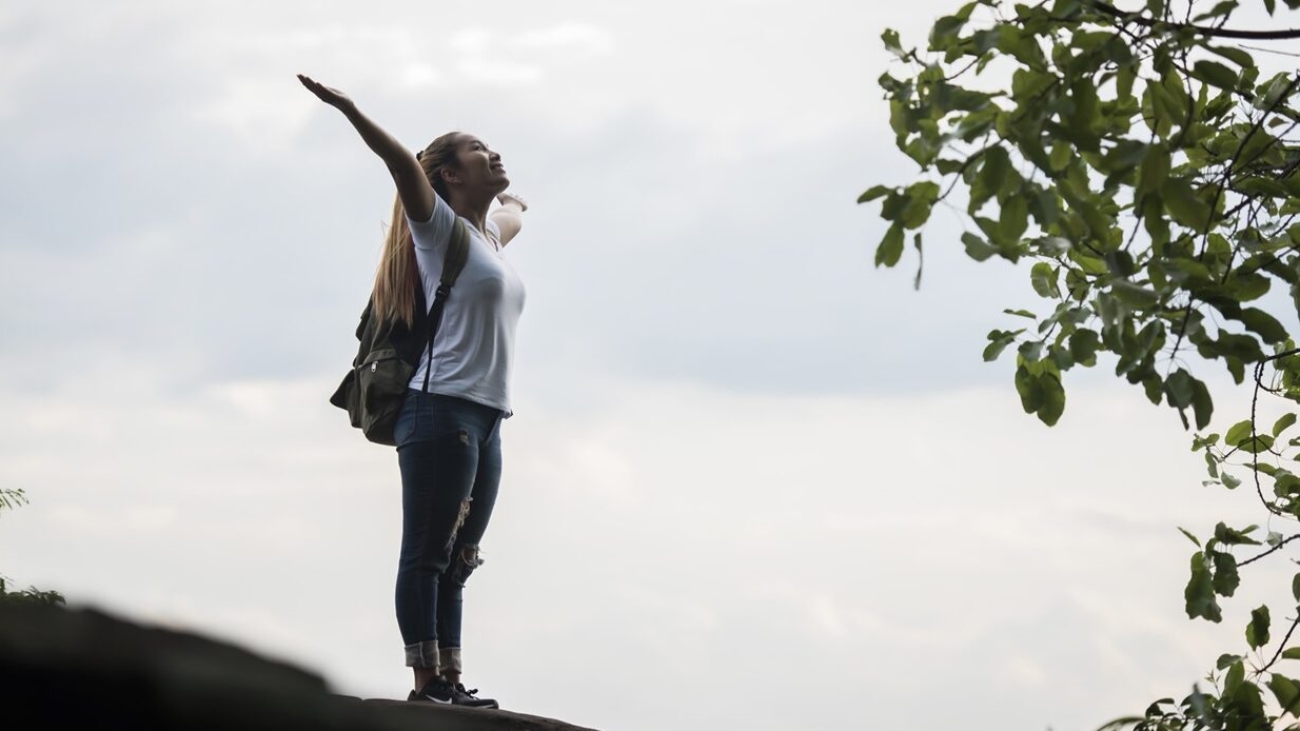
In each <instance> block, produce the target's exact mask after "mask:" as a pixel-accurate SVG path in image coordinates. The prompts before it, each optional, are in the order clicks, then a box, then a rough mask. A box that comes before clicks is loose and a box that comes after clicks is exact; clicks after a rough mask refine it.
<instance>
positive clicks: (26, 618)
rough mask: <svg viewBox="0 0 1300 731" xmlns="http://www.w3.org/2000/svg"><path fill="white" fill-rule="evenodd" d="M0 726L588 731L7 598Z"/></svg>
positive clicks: (1, 609) (0, 618)
mask: <svg viewBox="0 0 1300 731" xmlns="http://www.w3.org/2000/svg"><path fill="white" fill-rule="evenodd" d="M0 724H3V725H4V726H5V727H6V728H10V729H27V728H33V729H34V728H49V729H59V728H68V729H74V730H75V729H86V728H115V729H117V728H120V729H130V730H131V731H153V730H155V729H157V730H162V729H168V730H170V729H178V730H179V729H187V730H189V729H192V730H194V731H205V730H208V729H211V730H213V731H216V730H218V729H221V730H222V731H227V730H230V731H233V730H234V729H240V730H241V731H244V730H247V731H255V730H260V729H266V731H297V730H298V729H303V730H304V731H305V730H306V729H311V730H312V731H332V730H334V729H338V730H340V731H342V730H343V729H354V730H356V731H368V730H371V729H373V730H374V731H389V730H391V731H404V730H406V729H412V730H414V729H422V730H423V731H507V730H508V731H584V730H583V729H580V728H579V727H577V726H571V725H569V724H566V723H562V722H560V721H554V720H551V719H548V718H540V717H537V716H526V715H522V714H518V713H511V712H508V711H484V710H474V709H464V708H449V707H445V706H434V705H432V704H424V703H407V702H405V701H386V700H367V701H363V700H361V699H358V698H348V697H345V696H338V695H333V694H331V693H330V691H329V688H328V687H327V686H326V684H325V681H324V680H323V679H322V678H321V677H320V676H318V675H315V674H312V673H309V672H306V671H304V670H301V669H298V668H296V667H293V666H290V665H286V664H284V663H279V662H275V661H272V660H268V659H266V658H262V657H259V656H257V655H255V654H253V653H250V652H248V651H246V650H242V649H240V648H238V647H234V646H232V645H227V644H223V643H220V642H215V641H212V640H208V639H204V638H202V637H198V636H195V635H190V634H184V633H180V632H172V631H167V630H162V629H153V628H146V627H140V626H138V625H134V624H131V623H129V622H124V621H122V620H119V619H115V618H113V617H110V616H108V615H106V614H102V613H100V612H96V611H92V610H66V609H56V608H49V607H22V606H5V605H0Z"/></svg>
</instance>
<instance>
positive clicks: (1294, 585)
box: [1291, 574, 1300, 602]
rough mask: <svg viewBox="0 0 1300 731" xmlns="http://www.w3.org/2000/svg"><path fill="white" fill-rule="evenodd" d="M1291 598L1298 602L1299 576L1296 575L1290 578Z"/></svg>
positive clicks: (1299, 594) (1299, 599)
mask: <svg viewBox="0 0 1300 731" xmlns="http://www.w3.org/2000/svg"><path fill="white" fill-rule="evenodd" d="M1291 596H1293V597H1295V600H1296V601H1297V602H1300V574H1296V575H1295V576H1293V577H1292V578H1291Z"/></svg>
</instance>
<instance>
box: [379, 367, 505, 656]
mask: <svg viewBox="0 0 1300 731" xmlns="http://www.w3.org/2000/svg"><path fill="white" fill-rule="evenodd" d="M501 418H502V412H501V411H500V410H499V409H494V408H492V407H490V406H484V405H482V404H477V403H474V402H472V401H467V400H465V399H460V398H456V397H454V396H440V395H435V394H428V393H423V392H420V391H415V390H411V391H408V392H407V394H406V401H405V403H404V404H403V405H402V411H401V414H399V416H398V418H397V425H396V429H395V435H394V436H395V438H396V442H397V462H398V465H399V466H400V468H401V471H402V551H401V557H400V559H399V560H398V565H397V626H398V629H399V630H400V631H401V633H402V642H403V643H404V644H405V645H406V664H407V665H408V666H410V667H419V668H438V667H441V668H442V669H443V670H454V671H456V672H460V669H461V660H460V629H461V606H462V603H461V591H462V589H463V588H464V586H465V580H466V579H467V578H468V577H469V575H470V573H471V572H473V571H474V569H475V568H477V567H478V566H479V564H481V563H482V559H480V558H479V551H478V546H479V541H481V540H482V539H483V532H484V531H485V530H487V524H488V519H489V518H490V517H491V516H492V507H493V505H494V504H495V503H496V499H497V487H498V485H499V484H500V482H501Z"/></svg>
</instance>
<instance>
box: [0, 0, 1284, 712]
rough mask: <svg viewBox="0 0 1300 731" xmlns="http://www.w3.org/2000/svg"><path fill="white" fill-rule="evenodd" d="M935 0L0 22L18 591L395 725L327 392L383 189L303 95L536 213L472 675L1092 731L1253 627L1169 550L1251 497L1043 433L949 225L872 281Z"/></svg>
mask: <svg viewBox="0 0 1300 731" xmlns="http://www.w3.org/2000/svg"><path fill="white" fill-rule="evenodd" d="M363 6H364V10H363V9H361V8H362V7H363ZM955 7H956V4H955V3H953V2H950V1H949V0H914V1H913V2H910V3H885V4H869V3H864V2H831V1H829V0H809V1H807V2H800V3H792V2H778V1H776V0H692V1H691V2H684V1H682V0H661V1H660V2H656V3H636V4H632V3H622V2H619V3H614V2H594V1H591V0H583V1H578V0H573V1H570V2H517V1H514V0H505V1H501V2H494V3H481V4H471V3H434V2H397V1H377V2H372V3H365V4H360V3H343V2H328V3H321V2H304V1H301V0H293V1H289V0H285V1H283V2H276V3H262V2H258V3H253V2H232V0H222V2H215V1H211V2H207V1H198V0H192V1H190V2H185V3H177V2H172V1H167V2H163V1H161V0H159V1H157V2H151V1H148V0H123V1H122V2H113V3H104V2H100V1H99V0H94V1H91V0H82V1H73V0H68V1H66V2H60V3H45V2H39V3H38V2H36V1H35V0H9V1H8V2H5V3H4V4H3V5H0V161H2V162H0V376H2V377H0V408H2V409H3V413H4V418H3V419H0V486H3V487H7V488H23V489H25V490H26V491H27V492H28V494H29V496H30V498H31V505H30V506H28V507H25V508H22V509H21V510H19V511H17V512H15V513H12V514H8V513H6V514H5V515H4V516H3V519H2V522H3V530H0V557H2V559H3V564H2V565H0V569H3V572H4V573H5V574H6V575H8V576H10V577H12V578H13V579H15V580H16V581H17V582H18V583H20V584H23V585H27V584H34V585H36V586H39V587H41V588H47V589H58V590H61V591H62V592H64V593H65V594H66V595H67V596H68V597H69V598H70V600H71V601H72V602H73V603H75V604H78V605H95V606H99V607H103V608H106V609H108V610H110V611H114V612H117V613H121V614H123V615H126V616H129V617H131V618H134V619H136V620H139V621H145V622H151V623H158V624H163V625H167V626H173V627H182V628H188V629H192V630H195V631H199V632H203V633H206V634H211V635H214V636H217V637H221V638H226V639H230V640H233V641H237V642H240V643H242V644H246V645H250V646H252V647H255V648H257V649H258V650H259V651H261V652H264V653H266V654H268V655H271V656H274V657H278V658H282V659H286V660H289V661H292V662H295V663H300V664H302V665H305V666H307V667H310V668H312V669H314V670H316V671H318V672H320V673H321V674H323V675H324V676H325V677H326V678H327V679H328V680H329V681H330V683H331V684H332V686H333V687H334V688H335V689H336V690H338V691H340V692H344V693H350V694H356V695H362V696H367V697H398V696H401V695H404V694H405V692H406V690H407V688H408V686H409V683H410V680H409V673H408V671H407V670H406V669H405V668H403V667H402V648H401V640H400V638H399V636H398V633H397V627H396V622H395V620H394V618H393V610H392V583H393V577H394V571H395V561H396V554H397V547H398V539H399V534H398V527H399V517H400V516H399V488H398V475H397V465H396V460H395V458H394V455H393V453H392V451H391V450H390V449H385V448H381V447H377V446H375V445H371V444H369V443H367V442H365V441H364V440H363V439H362V438H361V436H360V434H359V433H358V432H355V431H354V430H352V429H350V428H348V426H347V422H346V417H345V416H344V415H343V414H342V413H341V412H339V411H337V410H335V409H333V408H332V407H330V406H329V405H328V404H327V403H326V398H327V397H328V395H329V393H330V392H331V391H332V390H333V387H334V385H335V383H336V382H337V380H338V379H339V377H340V376H341V375H342V374H343V372H344V371H345V370H346V369H347V366H348V364H349V362H350V359H351V357H352V354H353V353H354V352H355V341H354V340H353V339H352V331H353V328H354V325H355V321H356V317H357V314H358V313H359V311H360V309H361V306H362V305H363V304H364V301H365V298H366V296H367V294H368V287H369V282H370V279H371V277H372V274H373V271H374V265H375V262H376V258H377V254H378V250H379V245H380V243H381V233H382V225H383V223H384V221H385V218H386V215H387V212H388V211H389V207H390V206H391V200H392V195H393V193H392V189H391V183H390V181H389V179H388V177H387V174H386V172H385V171H384V169H383V166H382V164H380V163H379V162H378V160H377V159H376V158H374V157H373V156H372V155H371V154H370V153H369V152H368V150H366V149H365V147H364V146H363V145H362V144H361V143H360V141H359V140H358V139H357V138H356V136H355V134H353V132H352V131H351V129H350V128H349V126H348V125H347V124H346V122H345V121H344V120H343V119H342V118H341V117H340V116H339V115H338V114H337V113H336V112H334V110H332V109H330V108H328V107H325V106H324V105H322V104H320V103H319V102H318V101H317V100H316V99H315V98H314V97H312V96H311V95H310V94H308V93H307V92H306V91H305V90H303V89H302V88H301V87H300V86H299V85H298V82H297V81H296V79H295V78H294V74H295V73H298V72H302V73H307V74H310V75H312V76H314V77H315V78H317V79H319V80H321V81H323V82H324V83H327V84H330V85H332V86H336V87H338V88H341V89H343V90H345V91H346V92H347V93H349V94H350V95H351V96H352V97H353V98H354V99H355V100H356V101H357V102H358V104H359V105H360V106H361V108H362V109H364V110H365V111H367V112H368V113H369V114H370V115H371V116H372V117H373V118H374V119H376V120H377V121H379V122H380V123H382V124H384V125H385V126H386V127H387V128H388V129H390V130H391V131H392V132H393V133H394V134H396V135H397V136H398V137H400V138H401V139H403V140H404V141H406V142H407V143H408V144H409V145H410V147H412V148H413V149H414V148H419V147H422V146H423V145H425V144H426V143H427V142H428V141H429V140H430V139H432V138H433V137H435V136H437V135H438V134H440V133H442V132H445V131H448V130H450V129H461V130H466V131H470V132H473V133H475V134H477V135H479V136H480V137H482V138H484V139H485V140H487V141H488V142H489V143H490V144H491V145H492V146H493V147H495V148H497V149H499V150H500V151H501V152H502V154H503V156H504V160H505V162H506V165H507V167H508V168H509V170H510V173H511V178H512V180H513V186H512V190H513V191H515V192H517V193H519V194H520V195H522V196H523V197H524V198H526V199H527V200H528V201H529V203H530V204H531V206H532V209H531V210H530V211H529V212H528V214H527V222H526V225H525V230H524V233H523V234H521V236H520V237H519V238H518V239H517V240H516V241H515V242H514V243H512V244H511V246H510V248H509V249H508V253H509V255H510V256H511V257H512V260H513V261H514V263H515V266H516V267H517V269H518V270H519V272H520V274H521V275H522V277H523V278H524V280H525V282H526V283H527V286H528V290H529V300H528V306H527V308H526V310H525V313H524V316H523V319H522V321H521V323H520V343H519V357H518V365H517V372H516V378H515V392H516V399H515V405H516V410H517V414H516V416H515V417H514V418H512V419H511V420H510V421H509V422H508V423H507V425H506V430H505V444H506V476H505V480H504V483H503V487H502V496H501V500H500V502H499V503H498V511H497V514H496V516H495V518H494V523H493V526H492V528H491V529H490V531H489V533H488V537H487V540H486V541H485V543H484V552H485V555H486V556H487V559H488V564H487V565H486V566H485V567H484V568H483V569H482V570H481V571H479V572H478V573H477V574H476V575H475V577H474V580H473V582H472V583H471V590H470V591H469V592H468V594H467V611H468V620H467V626H466V640H465V642H466V650H465V653H466V664H467V678H466V679H467V680H468V681H470V684H471V685H475V686H478V687H480V688H482V689H483V691H484V693H485V694H488V695H492V696H495V697H498V698H500V699H501V701H502V704H503V706H505V707H507V708H510V709H515V710H521V711H525V712H531V713H537V714H541V715H548V716H554V717H558V718H562V719H565V720H568V721H571V722H574V723H578V724H582V725H587V726H592V727H598V728H604V729H621V730H625V731H633V730H636V729H660V728H675V729H683V730H689V729H710V728H718V727H734V728H748V729H772V730H776V729H789V728H801V729H842V728H865V727H875V728H891V727H894V728H897V727H902V726H907V727H930V728H941V727H949V728H966V729H1006V728H1025V729H1043V728H1047V727H1049V726H1050V727H1052V728H1055V729H1088V728H1095V727H1096V726H1097V725H1099V724H1100V723H1102V722H1104V721H1107V720H1109V719H1111V718H1114V717H1116V716H1119V715H1123V714H1126V713H1130V712H1140V711H1141V710H1142V709H1143V708H1144V707H1145V705H1146V703H1148V702H1149V701H1151V700H1154V699H1155V698H1158V697H1162V696H1178V697H1181V696H1182V695H1183V694H1185V693H1186V692H1187V691H1189V690H1190V687H1191V683H1192V682H1194V681H1195V680H1197V679H1198V678H1199V677H1200V676H1202V675H1203V674H1204V672H1205V671H1206V670H1207V669H1209V668H1210V666H1211V665H1212V663H1213V660H1214V658H1215V657H1217V655H1218V653H1219V652H1221V651H1234V652H1235V651H1240V650H1241V649H1242V643H1241V640H1240V637H1241V629H1242V627H1243V626H1244V622H1245V619H1246V617H1247V613H1248V611H1249V609H1250V608H1251V607H1249V606H1245V605H1237V604H1234V605H1230V607H1229V611H1228V612H1227V619H1226V621H1225V624H1224V625H1223V626H1221V627H1215V626H1210V625H1207V624H1205V623H1191V622H1189V621H1187V620H1186V619H1185V618H1184V616H1183V612H1182V584H1183V582H1184V581H1185V578H1186V561H1187V557H1188V555H1189V553H1190V550H1191V544H1189V543H1188V542H1187V541H1186V539H1184V538H1183V537H1182V536H1180V535H1179V534H1178V532H1177V530H1176V529H1175V528H1176V526H1179V525H1182V526H1186V527H1188V528H1190V529H1192V530H1193V531H1199V532H1201V533H1205V532H1206V531H1207V529H1208V528H1210V527H1211V526H1212V525H1213V523H1214V522H1215V521H1217V520H1220V519H1225V518H1227V519H1235V520H1240V521H1242V522H1248V521H1251V520H1255V519H1257V518H1258V511H1257V510H1256V509H1255V505H1254V504H1253V502H1252V500H1251V499H1250V498H1249V496H1244V495H1235V494H1226V493H1223V491H1221V490H1219V491H1215V490H1210V489H1205V488H1202V487H1201V486H1200V480H1201V479H1202V470H1201V467H1200V461H1199V459H1197V458H1196V456H1194V455H1191V454H1190V453H1189V452H1188V444H1189V436H1188V435H1186V434H1184V433H1183V432H1182V431H1181V429H1180V427H1179V424H1178V421H1177V417H1176V416H1175V415H1174V414H1173V413H1168V412H1166V411H1165V410H1160V409H1155V408H1153V407H1151V406H1150V405H1149V404H1148V403H1147V402H1146V401H1145V400H1144V399H1143V398H1142V396H1141V394H1140V393H1139V392H1138V391H1135V390H1133V389H1131V388H1128V387H1125V386H1122V385H1121V384H1117V383H1112V382H1111V381H1112V379H1111V378H1109V377H1107V375H1106V373H1105V372H1101V373H1093V374H1084V373H1080V374H1077V375H1076V374H1071V376H1070V378H1069V380H1068V381H1067V386H1068V388H1069V393H1070V402H1069V406H1068V408H1067V411H1066V414H1065V417H1064V419H1063V420H1062V422H1061V424H1060V425H1059V426H1058V427H1056V428H1054V429H1050V430H1049V429H1046V428H1044V427H1042V426H1041V425H1039V424H1038V423H1037V422H1036V421H1034V420H1033V419H1032V418H1031V417H1027V416H1025V415H1024V414H1023V412H1021V410H1020V408H1019V404H1018V401H1017V399H1016V396H1015V392H1014V389H1013V387H1012V385H1011V370H1010V364H1009V363H1008V362H1001V363H997V364H991V365H990V364H985V363H983V362H981V360H980V351H981V349H982V347H983V343H984V334H985V333H986V332H987V331H988V330H989V329H991V328H994V327H1002V326H1005V325H1006V320H1005V316H1003V315H1001V314H1000V312H1001V310H1002V309H1003V308H1004V307H1025V306H1033V305H1034V304H1035V299H1034V295H1033V293H1032V290H1031V289H1030V288H1029V286H1028V283H1027V276H1026V273H1025V272H1023V271H1016V270H1015V269H1014V268H1012V267H1010V266H1008V265H1004V264H999V263H995V262H990V263H988V264H984V265H975V264H973V263H971V262H969V261H968V260H966V259H965V257H964V254H962V253H961V248H960V245H959V244H957V243H956V237H957V233H958V232H959V231H960V228H959V222H958V220H957V219H956V217H955V216H953V215H949V214H946V213H943V214H941V215H939V216H937V217H936V220H935V223H934V225H933V226H932V227H931V228H929V229H928V230H927V234H926V236H927V239H926V241H927V256H926V260H925V275H924V283H923V286H922V288H921V290H920V291H919V292H918V291H913V289H912V286H911V280H912V275H913V273H914V271H915V265H916V259H915V255H914V253H912V252H910V251H909V254H908V257H909V258H908V259H906V260H905V262H904V265H903V266H902V267H900V269H898V270H895V271H888V270H886V271H879V270H876V269H874V268H873V267H872V265H871V261H872V255H873V252H874V248H875V243H876V242H877V241H878V240H879V238H880V236H881V234H882V233H883V229H882V227H881V225H880V223H879V219H878V218H876V216H875V212H874V210H872V209H868V208H865V207H859V206H857V205H855V203H854V200H855V198H856V196H857V195H858V193H860V192H861V191H862V190H864V189H865V188H867V187H869V186H870V185H872V184H875V183H879V182H903V181H906V180H908V179H909V178H910V176H911V175H912V174H913V169H912V167H911V164H910V162H909V161H907V160H906V159H905V158H903V157H902V155H901V154H899V153H897V152H896V150H894V148H893V146H892V135H891V134H890V132H889V130H888V125H887V120H886V116H887V110H886V106H885V104H884V103H883V102H882V101H881V94H880V92H879V90H878V88H877V87H876V85H875V79H876V77H877V76H879V75H880V73H881V72H883V71H884V70H885V69H886V68H887V67H888V64H889V62H890V61H889V57H888V56H887V55H886V54H885V53H884V52H883V51H882V50H881V48H880V43H879V40H878V38H879V36H880V33H881V31H882V30H883V29H884V28H885V27H894V28H897V29H899V30H901V31H902V32H903V33H904V36H905V37H909V36H910V37H911V38H913V39H919V38H921V37H923V34H924V32H925V28H926V27H927V26H928V23H930V22H932V21H933V19H934V18H936V17H938V16H939V15H941V14H944V13H946V12H951V10H952V9H953V8H955ZM1220 393H1222V394H1229V393H1230V392H1228V391H1220ZM1231 398H1232V397H1231V396H1228V395H1224V396H1221V397H1220V399H1219V402H1220V411H1221V413H1222V414H1224V415H1225V416H1224V418H1225V419H1227V418H1231V416H1232V414H1230V413H1229V406H1228V404H1229V403H1230V402H1231ZM1273 527H1275V528H1278V529H1279V530H1280V529H1282V527H1279V526H1273ZM1279 570H1281V569H1279ZM1269 571H1271V569H1265V570H1263V571H1261V572H1260V573H1257V574H1249V575H1247V576H1246V579H1245V589H1246V590H1250V591H1253V592H1255V594H1254V596H1257V597H1260V599H1261V600H1262V598H1265V597H1266V596H1267V594H1268V589H1267V587H1268V585H1269V582H1270V580H1271V579H1273V578H1276V577H1273V576H1271V575H1270V574H1269Z"/></svg>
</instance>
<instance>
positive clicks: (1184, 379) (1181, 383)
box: [1165, 368, 1196, 409]
mask: <svg viewBox="0 0 1300 731" xmlns="http://www.w3.org/2000/svg"><path fill="white" fill-rule="evenodd" d="M1195 380H1196V379H1194V378H1192V374H1191V373H1188V372H1187V369H1185V368H1179V369H1178V370H1176V371H1174V372H1173V373H1170V374H1169V379H1168V380H1167V381H1165V393H1166V394H1167V396H1168V399H1169V405H1170V406H1172V407H1174V408H1176V409H1185V408H1187V407H1189V406H1191V405H1192V397H1193V395H1194V391H1193V384H1194V382H1195Z"/></svg>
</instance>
